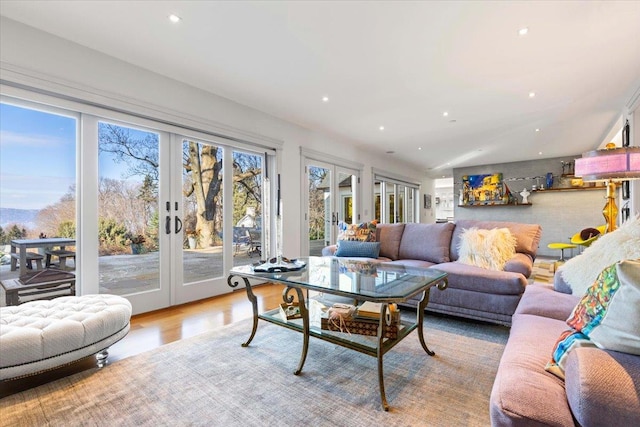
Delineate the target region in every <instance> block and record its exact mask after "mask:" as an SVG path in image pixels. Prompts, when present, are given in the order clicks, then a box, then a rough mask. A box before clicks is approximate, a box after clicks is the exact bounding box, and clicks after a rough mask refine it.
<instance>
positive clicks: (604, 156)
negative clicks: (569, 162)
mask: <svg viewBox="0 0 640 427" xmlns="http://www.w3.org/2000/svg"><path fill="white" fill-rule="evenodd" d="M575 174H576V176H582V180H583V181H606V180H610V179H615V180H621V181H624V180H628V179H636V178H640V147H617V148H611V149H605V150H596V151H589V152H587V153H584V154H583V155H582V158H580V159H576V169H575Z"/></svg>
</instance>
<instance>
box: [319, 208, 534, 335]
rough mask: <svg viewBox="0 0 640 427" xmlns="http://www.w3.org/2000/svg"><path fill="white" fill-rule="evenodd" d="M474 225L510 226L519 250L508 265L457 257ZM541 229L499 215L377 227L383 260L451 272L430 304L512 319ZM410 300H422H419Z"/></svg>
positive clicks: (473, 315)
mask: <svg viewBox="0 0 640 427" xmlns="http://www.w3.org/2000/svg"><path fill="white" fill-rule="evenodd" d="M471 227H477V228H483V229H492V228H503V227H506V228H508V229H509V230H510V231H511V233H512V234H513V235H514V236H515V237H516V240H517V244H516V255H515V256H514V257H513V258H512V259H511V260H509V261H508V262H507V264H506V265H505V268H504V271H493V270H487V269H484V268H480V267H475V266H472V265H467V264H462V263H460V262H457V260H458V245H459V242H460V235H461V234H462V231H463V230H464V229H468V228H471ZM541 233H542V229H541V227H540V226H539V225H537V224H521V223H515V222H500V221H476V220H461V221H457V222H456V223H455V224H453V223H444V224H416V223H408V224H379V225H378V227H377V229H376V240H377V241H378V242H380V256H379V258H378V260H379V261H384V262H391V263H399V264H403V265H405V266H407V267H411V266H418V267H433V268H437V269H439V270H442V271H445V272H447V273H448V274H449V277H448V281H449V286H448V288H447V289H446V290H445V291H444V292H432V293H431V295H430V299H429V304H428V305H427V310H430V311H435V312H439V313H445V314H452V315H455V316H462V317H467V318H471V319H476V320H483V321H488V322H493V323H498V324H503V325H510V324H511V316H512V314H513V313H514V311H515V309H516V307H517V306H518V302H519V301H520V298H521V297H522V294H523V293H524V290H525V287H526V286H527V278H528V277H529V276H530V275H531V271H532V268H533V261H534V259H535V256H536V252H537V250H538V244H539V242H540V235H541ZM335 252H336V245H332V246H327V247H325V248H324V249H323V251H322V254H323V255H324V256H331V255H334V254H335ZM409 303H410V304H412V305H417V300H416V301H410V302H409Z"/></svg>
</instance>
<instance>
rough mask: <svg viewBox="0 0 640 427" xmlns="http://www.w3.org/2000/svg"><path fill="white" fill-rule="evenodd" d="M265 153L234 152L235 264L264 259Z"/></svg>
mask: <svg viewBox="0 0 640 427" xmlns="http://www.w3.org/2000/svg"><path fill="white" fill-rule="evenodd" d="M263 161H264V156H262V155H257V154H252V153H247V152H242V151H234V152H233V266H234V267H235V266H237V265H246V264H251V263H253V262H254V261H257V260H259V259H261V256H262V247H263V246H262V245H263V233H262V217H263V215H262V184H263V182H262V181H263V174H262V170H263V166H262V164H263Z"/></svg>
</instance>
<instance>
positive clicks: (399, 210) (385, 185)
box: [373, 174, 419, 224]
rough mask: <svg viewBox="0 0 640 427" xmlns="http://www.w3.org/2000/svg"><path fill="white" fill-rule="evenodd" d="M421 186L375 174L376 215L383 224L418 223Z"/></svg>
mask: <svg viewBox="0 0 640 427" xmlns="http://www.w3.org/2000/svg"><path fill="white" fill-rule="evenodd" d="M418 190H419V185H418V184H415V183H409V182H404V181H400V180H398V179H395V178H389V177H386V176H383V175H380V174H374V185H373V191H374V213H375V216H374V218H375V219H378V221H380V222H381V223H388V224H393V223H401V222H417V220H418V218H419V216H418V207H419V206H417V204H416V200H417V199H418Z"/></svg>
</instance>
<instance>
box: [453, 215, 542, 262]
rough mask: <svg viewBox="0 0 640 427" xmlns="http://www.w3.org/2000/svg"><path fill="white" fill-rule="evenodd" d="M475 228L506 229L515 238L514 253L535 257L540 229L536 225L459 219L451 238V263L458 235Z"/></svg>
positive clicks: (454, 258)
mask: <svg viewBox="0 0 640 427" xmlns="http://www.w3.org/2000/svg"><path fill="white" fill-rule="evenodd" d="M471 227H477V228H485V229H492V228H503V227H506V228H508V229H509V231H511V234H513V235H514V236H515V238H516V252H520V253H523V254H528V255H531V256H532V257H535V256H536V252H537V251H538V245H539V243H540V237H541V235H542V228H541V227H540V226H539V225H538V224H524V223H517V222H507V221H479V220H474V219H461V220H458V221H456V225H455V230H454V231H453V235H452V237H451V247H450V255H449V258H450V259H451V261H456V260H457V259H458V245H459V244H460V235H461V234H462V232H463V230H464V229H467V228H471Z"/></svg>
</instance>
